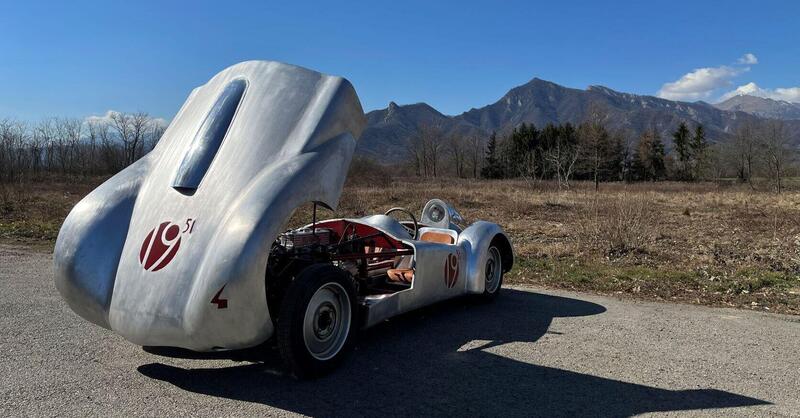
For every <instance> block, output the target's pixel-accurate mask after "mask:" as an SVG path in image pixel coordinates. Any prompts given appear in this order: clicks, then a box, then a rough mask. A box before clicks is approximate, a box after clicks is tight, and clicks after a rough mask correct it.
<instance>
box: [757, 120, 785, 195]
mask: <svg viewBox="0 0 800 418" xmlns="http://www.w3.org/2000/svg"><path fill="white" fill-rule="evenodd" d="M759 140H760V141H759V143H760V146H761V149H762V151H763V152H762V158H763V159H764V163H765V165H766V167H767V173H768V177H769V178H770V180H771V181H772V183H773V185H774V187H775V192H776V193H781V191H783V177H784V175H785V172H786V169H787V168H788V166H789V164H790V163H791V161H792V159H793V158H794V149H793V148H792V147H791V146H790V142H789V134H788V133H787V132H786V125H784V123H783V121H780V120H768V121H766V122H765V123H764V126H763V128H762V129H761V134H760V135H759Z"/></svg>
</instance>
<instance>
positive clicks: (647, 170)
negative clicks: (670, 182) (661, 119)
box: [635, 130, 666, 181]
mask: <svg viewBox="0 0 800 418" xmlns="http://www.w3.org/2000/svg"><path fill="white" fill-rule="evenodd" d="M637 154H638V155H637V157H638V161H636V162H635V163H636V164H638V165H639V170H640V173H639V174H640V176H639V178H640V179H642V180H652V181H656V180H661V179H663V178H664V174H665V173H666V164H665V163H664V157H665V154H666V153H665V151H664V143H663V142H661V137H660V136H659V135H658V132H656V131H655V130H650V131H648V132H645V133H643V134H642V137H641V138H640V139H639V147H638V153H637Z"/></svg>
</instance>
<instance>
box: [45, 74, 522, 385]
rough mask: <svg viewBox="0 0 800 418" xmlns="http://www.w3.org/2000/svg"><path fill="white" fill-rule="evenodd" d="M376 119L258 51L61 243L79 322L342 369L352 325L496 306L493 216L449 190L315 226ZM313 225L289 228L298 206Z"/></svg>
mask: <svg viewBox="0 0 800 418" xmlns="http://www.w3.org/2000/svg"><path fill="white" fill-rule="evenodd" d="M365 124H366V119H365V116H364V113H363V111H362V109H361V104H360V102H359V99H358V97H357V96H356V92H355V90H354V89H353V87H352V86H351V84H350V83H349V82H348V81H347V80H345V79H343V78H340V77H334V76H328V75H323V74H320V73H317V72H314V71H310V70H307V69H304V68H300V67H295V66H291V65H286V64H282V63H277V62H265V61H250V62H244V63H240V64H237V65H234V66H232V67H230V68H228V69H226V70H224V71H222V72H221V73H219V74H217V75H216V76H215V77H214V78H212V79H211V80H210V81H209V82H208V83H207V84H205V85H204V86H201V87H199V88H197V89H195V90H194V91H192V93H191V95H190V96H189V98H188V100H187V101H186V103H185V104H184V105H183V107H182V108H181V109H180V111H179V112H178V114H177V116H175V118H174V120H173V121H172V123H171V124H170V126H169V128H168V129H167V130H166V132H165V133H164V135H163V137H162V139H161V141H160V142H159V143H158V145H157V146H156V147H155V149H154V150H153V151H152V152H150V153H149V154H147V155H146V156H145V157H144V158H142V159H140V160H139V161H137V162H136V163H134V164H133V165H131V166H129V167H128V168H126V169H125V170H123V171H122V172H120V173H119V174H117V175H115V176H114V177H112V178H111V179H109V180H108V181H106V182H105V183H103V184H102V185H101V186H99V187H98V188H97V189H96V190H94V191H92V192H91V193H90V194H89V195H88V196H86V197H85V198H84V199H83V200H81V201H80V202H79V203H78V204H77V205H76V206H75V208H74V209H73V210H72V212H70V214H69V216H68V217H67V219H66V220H65V222H64V224H63V226H62V227H61V231H60V233H59V235H58V241H57V242H56V247H55V254H54V258H55V282H56V287H57V288H58V290H59V292H60V293H61V295H62V296H63V298H64V299H65V300H66V301H67V303H68V304H69V306H70V307H71V308H72V310H74V311H75V312H76V313H78V314H79V315H80V316H82V317H83V318H85V319H87V320H88V321H91V322H93V323H95V324H97V325H100V326H102V327H105V328H109V329H111V330H114V332H116V333H118V334H120V335H122V336H123V337H124V338H126V339H128V340H129V341H131V342H133V343H135V344H139V345H143V346H169V347H183V348H187V349H191V350H196V351H213V350H230V349H239V348H245V347H253V346H256V345H259V344H261V343H262V342H264V341H266V340H267V339H269V338H271V337H275V338H276V339H277V345H278V347H279V351H280V353H281V355H282V357H283V358H284V360H285V362H286V363H287V365H288V366H289V368H290V369H291V370H292V372H293V373H294V374H296V375H297V376H300V377H309V376H315V375H319V374H322V373H325V372H326V371H329V370H331V369H332V368H333V367H335V366H336V364H338V363H339V362H340V361H341V359H342V358H343V357H344V355H345V354H346V353H347V352H348V350H349V349H350V348H351V347H352V342H353V338H354V334H355V331H356V330H357V329H359V328H363V327H369V326H372V325H375V324H377V323H379V322H381V321H383V320H385V319H387V318H389V317H392V316H395V315H398V314H400V313H403V312H407V311H410V310H412V309H416V308H420V307H423V306H426V305H430V304H432V303H435V302H439V301H442V300H445V299H449V298H453V297H457V296H461V295H467V294H475V295H480V296H481V297H484V298H488V299H491V298H493V297H495V296H496V295H497V294H498V292H499V291H500V286H501V284H502V281H503V274H504V273H505V272H507V271H508V270H509V269H511V266H512V264H513V262H514V255H513V250H512V247H511V243H510V241H509V239H508V237H507V236H506V235H505V234H504V232H503V230H502V229H501V228H500V227H499V226H498V225H496V224H493V223H489V222H481V221H479V222H475V223H473V224H471V225H469V226H467V225H465V224H464V220H463V219H462V217H461V216H460V215H459V214H458V212H457V211H456V210H455V209H454V208H453V207H451V206H450V205H448V204H447V203H445V202H443V201H441V200H437V199H434V200H431V201H430V202H428V204H427V205H425V208H424V209H423V211H422V214H421V216H420V218H419V220H417V218H416V217H415V216H414V214H412V213H411V212H409V211H408V210H405V209H403V208H393V209H389V210H388V211H387V212H386V213H385V214H382V215H380V214H379V215H372V216H366V217H363V218H358V219H328V220H317V219H316V213H317V210H316V209H317V207H318V206H322V207H325V208H328V209H332V208H335V207H336V206H337V204H338V201H339V197H340V194H341V191H342V186H343V183H344V180H345V177H346V174H347V169H348V166H349V165H350V160H351V158H352V155H353V151H354V150H355V147H356V141H357V139H358V137H359V136H360V134H361V131H362V130H363V129H364V125H365ZM306 203H309V204H313V208H314V216H313V219H311V220H310V221H311V222H310V223H309V225H307V226H305V227H303V228H299V229H293V230H289V231H286V232H282V231H284V228H286V225H287V222H288V219H289V218H290V216H291V215H292V213H293V212H294V211H295V209H296V208H298V207H299V206H301V205H303V204H306Z"/></svg>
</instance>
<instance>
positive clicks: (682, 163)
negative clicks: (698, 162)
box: [672, 122, 693, 180]
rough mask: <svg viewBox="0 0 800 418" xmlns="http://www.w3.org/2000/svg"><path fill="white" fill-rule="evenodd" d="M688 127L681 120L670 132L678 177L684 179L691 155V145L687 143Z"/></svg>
mask: <svg viewBox="0 0 800 418" xmlns="http://www.w3.org/2000/svg"><path fill="white" fill-rule="evenodd" d="M689 141H690V138H689V128H688V127H686V123H684V122H681V124H680V125H678V129H677V130H676V131H675V132H673V133H672V143H673V144H675V152H676V153H677V154H678V178H679V180H685V179H686V178H687V177H689V160H690V159H691V157H692V152H691V151H692V150H691V148H690V147H691V145H693V144H690V143H689Z"/></svg>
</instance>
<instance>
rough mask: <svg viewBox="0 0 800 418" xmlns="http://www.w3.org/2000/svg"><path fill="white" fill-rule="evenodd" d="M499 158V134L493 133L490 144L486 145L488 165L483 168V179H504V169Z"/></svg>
mask: <svg viewBox="0 0 800 418" xmlns="http://www.w3.org/2000/svg"><path fill="white" fill-rule="evenodd" d="M498 157H499V156H498V149H497V133H495V132H492V135H491V136H490V137H489V142H488V143H487V144H486V163H485V164H484V166H483V168H481V176H482V177H484V178H487V179H498V178H501V177H503V168H502V166H501V163H500V159H499V158H498Z"/></svg>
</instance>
